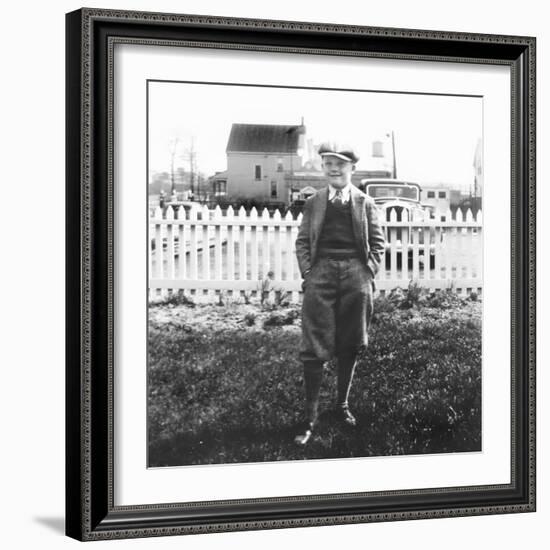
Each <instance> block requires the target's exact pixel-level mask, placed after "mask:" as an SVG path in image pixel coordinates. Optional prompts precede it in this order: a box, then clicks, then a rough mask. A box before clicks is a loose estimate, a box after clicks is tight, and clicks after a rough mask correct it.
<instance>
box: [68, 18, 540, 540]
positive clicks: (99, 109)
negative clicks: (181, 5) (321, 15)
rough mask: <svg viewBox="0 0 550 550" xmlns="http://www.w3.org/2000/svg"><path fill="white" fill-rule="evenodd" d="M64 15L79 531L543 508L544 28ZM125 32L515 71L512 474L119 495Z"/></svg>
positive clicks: (74, 512) (115, 534) (122, 534)
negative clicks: (415, 485) (438, 485)
mask: <svg viewBox="0 0 550 550" xmlns="http://www.w3.org/2000/svg"><path fill="white" fill-rule="evenodd" d="M66 23H67V25H66V66H67V80H66V102H67V107H66V112H67V121H66V174H67V175H66V199H67V201H66V205H67V206H66V219H67V222H66V229H67V240H66V261H67V271H66V289H67V290H66V298H67V302H66V303H67V306H66V307H67V309H66V319H67V324H66V326H67V328H66V411H67V412H66V464H67V466H66V518H67V521H66V533H67V535H68V536H70V537H74V538H76V539H79V540H100V539H114V538H129V537H144V536H162V535H173V534H188V533H189V534H190V533H206V532H219V531H235V530H245V529H274V528H285V527H301V526H314V525H335V524H344V523H359V522H374V521H389V520H406V519H421V518H437V517H452V516H465V515H479V514H495V513H511V512H530V511H534V510H535V501H536V496H535V314H536V312H535V290H536V288H535V267H536V265H535V38H532V37H520V36H498V35H484V34H464V33H453V32H439V31H422V30H408V29H389V28H375V27H357V26H342V25H329V24H320V23H301V22H291V21H270V20H256V19H236V18H226V17H211V16H200V15H176V14H161V13H145V12H126V11H116V10H103V9H87V8H84V9H81V10H78V11H75V12H71V13H69V14H67V16H66ZM115 43H142V44H151V45H167V44H168V45H178V46H185V45H190V43H192V44H194V45H197V44H200V45H201V46H203V47H210V48H226V47H229V48H237V49H249V50H260V51H274V50H276V51H281V50H285V51H289V52H300V53H311V54H316V53H328V54H332V55H341V56H342V55H361V56H370V57H388V58H393V59H417V60H430V61H446V62H449V61H452V62H457V63H465V62H470V63H471V62H475V63H486V64H501V65H502V64H505V65H508V66H509V67H510V68H511V74H512V81H511V90H512V112H511V127H512V143H511V151H512V166H511V174H512V212H511V216H512V254H511V258H512V288H511V297H512V312H511V313H512V334H511V338H512V357H511V362H512V374H513V376H512V396H511V399H512V418H511V422H512V464H511V473H512V475H511V479H512V482H511V483H510V484H509V485H493V486H475V487H459V488H449V489H437V490H434V489H429V488H428V489H423V490H416V491H387V492H381V493H363V494H359V493H357V494H356V493H350V494H339V495H307V496H303V497H288V498H265V499H254V500H232V501H224V502H206V503H198V504H197V503H194V504H192V505H191V504H190V503H187V504H186V503H173V504H164V505H158V504H143V505H139V506H126V507H115V506H114V504H113V502H114V501H113V460H112V448H113V426H112V404H113V392H112V380H113V379H112V374H113V350H112V348H113V345H114V344H113V323H112V320H113V311H112V304H113V299H112V298H113V288H112V286H113V285H112V273H113V231H112V227H113V209H112V206H113V204H112V202H113V200H112V188H113V187H112V186H113V179H112V162H113V152H112V141H111V134H112V121H113V118H112V116H113V113H112V107H113V105H112V103H113V102H112V71H113V65H112V51H113V45H114V44H115ZM182 497H184V495H182Z"/></svg>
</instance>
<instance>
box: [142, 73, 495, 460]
mask: <svg viewBox="0 0 550 550" xmlns="http://www.w3.org/2000/svg"><path fill="white" fill-rule="evenodd" d="M143 116H144V117H146V124H147V174H146V178H144V179H145V180H146V182H147V183H146V187H143V189H142V193H143V209H144V211H146V212H147V220H148V221H147V225H148V231H147V243H144V246H146V247H147V255H146V257H147V274H148V276H147V279H148V289H147V295H148V307H147V438H148V441H147V455H148V456H147V466H148V467H149V468H162V467H168V466H172V467H173V466H191V465H214V464H238V463H265V462H280V461H297V460H314V459H351V458H364V457H391V456H402V455H430V454H433V455H435V454H450V453H479V452H481V451H482V450H483V442H484V438H483V435H484V434H483V430H482V414H483V402H482V383H483V376H482V372H483V365H482V345H483V342H482V317H483V303H484V292H483V283H484V281H483V261H482V259H483V236H484V234H483V211H484V204H483V198H484V162H483V151H484V139H483V98H482V97H480V96H475V95H465V94H455V95H453V94H441V93H438V94H435V93H434V94H429V93H406V92H402V91H399V92H398V91H395V90H392V89H386V90H384V89H376V88H373V89H346V88H321V87H319V88H316V87H291V86H268V85H254V84H246V85H243V84H240V83H238V82H216V81H210V82H206V81H184V80H181V81H179V80H178V81H176V80H171V81H169V80H148V82H147V109H146V112H144V113H143Z"/></svg>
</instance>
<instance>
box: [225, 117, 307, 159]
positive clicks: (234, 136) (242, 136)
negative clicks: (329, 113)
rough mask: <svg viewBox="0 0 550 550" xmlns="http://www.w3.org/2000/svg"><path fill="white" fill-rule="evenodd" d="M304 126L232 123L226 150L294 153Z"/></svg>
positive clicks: (229, 151)
mask: <svg viewBox="0 0 550 550" xmlns="http://www.w3.org/2000/svg"><path fill="white" fill-rule="evenodd" d="M304 133H305V126H301V125H297V126H288V125H278V124H233V125H232V126H231V133H230V134H229V140H228V141H227V147H226V149H225V150H226V152H227V153H232V152H237V151H238V152H246V153H296V150H297V149H298V139H299V136H300V134H304Z"/></svg>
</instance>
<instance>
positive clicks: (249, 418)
mask: <svg viewBox="0 0 550 550" xmlns="http://www.w3.org/2000/svg"><path fill="white" fill-rule="evenodd" d="M375 308H376V313H375V319H374V321H373V325H372V327H371V331H370V342H369V347H368V350H367V351H366V352H365V354H364V355H363V356H362V357H361V359H360V362H359V365H358V368H357V371H356V376H355V380H354V384H353V387H352V390H351V395H350V406H351V409H352V411H353V413H354V415H355V416H356V417H357V421H358V425H357V427H356V428H355V429H349V428H348V429H346V428H344V427H342V426H341V425H339V424H338V423H337V422H336V421H335V420H334V418H333V417H332V414H331V407H332V405H333V403H334V399H335V393H336V379H335V369H334V368H333V366H332V365H331V364H327V365H326V367H325V377H324V381H323V387H322V403H321V410H322V411H323V412H322V414H321V418H320V421H319V426H318V430H317V431H316V434H315V437H314V439H313V441H312V442H311V443H310V444H308V445H307V446H306V448H305V449H300V448H297V447H295V446H294V444H293V437H294V435H295V428H296V424H297V423H298V422H299V421H300V420H301V413H302V410H303V387H302V370H301V364H300V363H299V361H298V359H297V354H298V349H299V345H300V318H299V308H298V306H290V305H288V306H277V307H275V306H271V307H270V306H269V305H265V304H264V305H263V306H261V305H260V304H244V303H236V302H233V303H230V304H224V305H214V304H212V305H194V304H192V303H187V302H186V301H185V300H183V301H181V300H180V301H177V300H175V301H174V302H173V303H165V304H159V305H154V306H151V307H150V310H149V372H148V434H149V466H176V465H185V464H216V463H235V462H265V461H277V460H300V459H305V458H307V459H314V458H342V457H364V456H387V455H402V454H423V453H444V452H464V451H479V450H481V303H480V302H479V301H473V300H470V299H462V298H460V297H458V296H456V295H455V294H454V293H452V292H450V291H442V292H436V293H432V294H428V293H427V292H425V291H420V290H418V289H415V288H414V287H413V288H411V289H409V291H405V292H395V293H392V294H391V295H390V296H389V297H386V298H378V299H377V301H376V306H375Z"/></svg>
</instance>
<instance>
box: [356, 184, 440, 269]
mask: <svg viewBox="0 0 550 550" xmlns="http://www.w3.org/2000/svg"><path fill="white" fill-rule="evenodd" d="M360 188H361V190H362V191H364V192H365V193H366V194H367V195H368V196H369V197H371V198H372V199H373V200H374V202H375V204H376V206H377V207H378V209H379V212H380V217H381V218H382V219H383V220H385V222H386V224H388V225H387V226H386V263H387V264H388V263H389V261H390V255H391V251H392V249H393V250H394V253H395V254H396V258H397V264H398V267H400V266H401V264H402V261H403V260H402V257H403V252H405V251H406V253H407V258H408V260H409V261H411V260H412V255H413V247H414V244H415V243H417V244H418V246H419V250H418V254H419V261H420V262H421V263H424V261H425V260H424V256H425V253H426V249H427V248H428V249H429V253H430V266H432V265H433V263H434V253H435V232H432V231H424V230H419V228H418V227H417V228H415V227H414V222H426V221H429V220H430V219H433V218H434V209H433V207H432V206H431V205H428V204H422V203H421V202H420V191H421V187H420V185H419V184H418V183H412V182H408V181H404V180H397V179H390V178H380V179H372V178H366V179H363V180H361V185H360ZM392 222H394V223H396V222H397V224H396V225H397V227H393V228H392V227H391V223H392ZM401 222H411V225H409V224H404V225H403V226H399V225H400V223H401ZM388 226H389V227H388ZM414 231H416V232H417V235H418V238H417V239H416V240H415V239H414V238H413V232H414ZM426 234H429V235H430V237H429V238H430V242H429V246H428V247H426V246H425V245H426V244H427V243H426V242H425V239H426V237H425V235H426Z"/></svg>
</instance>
